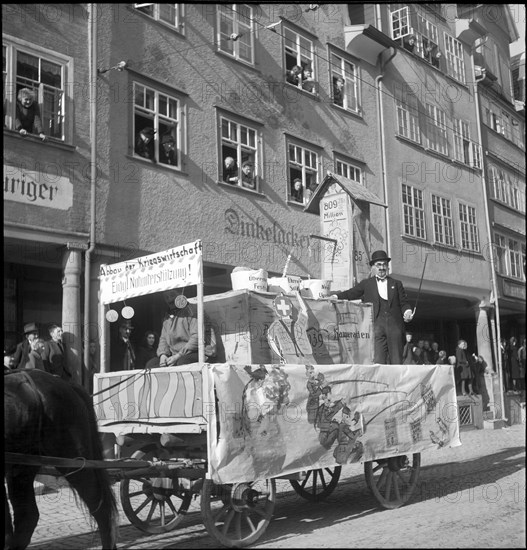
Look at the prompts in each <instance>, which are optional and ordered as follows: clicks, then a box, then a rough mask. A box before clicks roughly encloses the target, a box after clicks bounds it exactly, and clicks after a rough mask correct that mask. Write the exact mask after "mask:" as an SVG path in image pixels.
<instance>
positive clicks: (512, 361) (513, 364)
mask: <svg viewBox="0 0 527 550" xmlns="http://www.w3.org/2000/svg"><path fill="white" fill-rule="evenodd" d="M509 372H510V375H511V380H512V389H513V391H517V390H519V389H520V385H521V375H520V361H519V360H518V342H517V340H516V338H515V337H514V336H512V337H511V338H510V339H509Z"/></svg>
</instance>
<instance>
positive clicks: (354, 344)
mask: <svg viewBox="0 0 527 550" xmlns="http://www.w3.org/2000/svg"><path fill="white" fill-rule="evenodd" d="M275 298H276V294H274V293H269V292H254V291H250V290H233V291H230V292H225V293H222V294H215V295H212V296H206V297H205V299H204V309H205V313H206V315H207V316H208V318H209V319H210V321H211V322H212V324H213V325H214V327H215V330H216V334H217V335H219V336H220V337H221V343H220V348H221V349H220V350H219V357H218V360H219V361H220V362H223V361H228V362H230V363H237V364H246V365H250V364H265V363H267V364H268V363H277V362H278V358H277V356H276V355H275V354H274V353H273V352H272V350H271V348H270V347H269V343H268V341H267V330H268V329H269V327H270V325H271V323H273V322H274V321H276V320H277V319H278V316H277V314H276V312H275V310H274V308H273V300H274V299H275ZM288 298H289V299H290V300H291V302H292V304H293V316H292V317H293V319H296V318H297V317H298V314H299V310H300V309H301V306H300V304H299V302H298V300H297V298H296V297H295V296H294V295H289V296H288ZM304 302H305V304H306V307H307V313H308V325H307V327H308V328H307V331H306V332H307V335H308V338H309V343H310V344H311V347H312V351H313V356H314V358H315V361H316V363H318V364H350V363H351V364H362V365H368V364H371V363H372V362H373V328H372V326H373V323H372V307H371V305H370V304H360V303H355V302H348V301H343V300H339V301H336V302H331V301H329V300H313V299H309V298H304ZM298 362H299V363H304V362H305V361H304V360H303V358H299V361H298Z"/></svg>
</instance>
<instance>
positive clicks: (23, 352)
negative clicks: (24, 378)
mask: <svg viewBox="0 0 527 550" xmlns="http://www.w3.org/2000/svg"><path fill="white" fill-rule="evenodd" d="M37 338H38V327H37V325H36V323H26V324H25V325H24V341H23V342H20V343H19V344H18V345H17V347H16V350H15V355H14V358H13V368H14V369H24V368H26V366H27V363H28V362H29V353H30V352H31V342H33V340H36V339H37Z"/></svg>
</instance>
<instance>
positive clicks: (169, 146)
mask: <svg viewBox="0 0 527 550" xmlns="http://www.w3.org/2000/svg"><path fill="white" fill-rule="evenodd" d="M160 152H161V153H162V158H161V162H162V163H163V164H171V165H172V166H177V155H176V140H175V138H174V136H173V135H172V132H167V133H166V134H163V135H162V136H161V151H160Z"/></svg>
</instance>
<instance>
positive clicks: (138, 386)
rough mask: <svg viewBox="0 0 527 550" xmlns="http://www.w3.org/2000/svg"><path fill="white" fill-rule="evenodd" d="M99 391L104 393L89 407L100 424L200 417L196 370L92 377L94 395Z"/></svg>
mask: <svg viewBox="0 0 527 550" xmlns="http://www.w3.org/2000/svg"><path fill="white" fill-rule="evenodd" d="M115 384H118V385H115ZM110 386H114V387H112V388H110ZM106 388H110V389H108V390H106ZM101 390H106V391H103V392H102V393H100V394H99V395H94V397H93V404H94V408H95V412H96V414H97V418H98V420H99V422H102V423H108V422H119V421H131V420H132V421H134V420H135V421H155V420H156V419H177V418H182V419H185V418H193V417H197V416H201V415H202V414H203V392H202V380H201V372H200V371H177V372H176V371H166V370H163V371H162V370H159V371H149V372H145V371H137V372H136V373H135V374H134V371H126V372H124V371H121V372H115V373H106V374H103V375H96V376H95V379H94V393H97V392H99V391H101Z"/></svg>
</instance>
